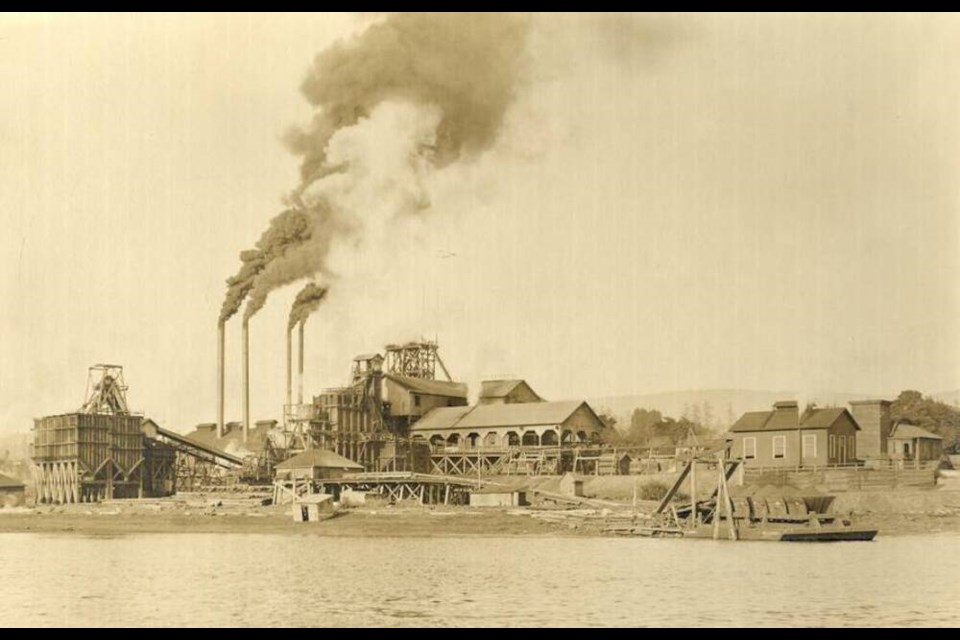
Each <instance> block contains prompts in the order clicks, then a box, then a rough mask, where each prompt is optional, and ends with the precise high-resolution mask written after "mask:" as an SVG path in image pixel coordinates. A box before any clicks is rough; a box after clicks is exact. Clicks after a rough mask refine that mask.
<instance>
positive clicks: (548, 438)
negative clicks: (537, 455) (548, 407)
mask: <svg viewBox="0 0 960 640" xmlns="http://www.w3.org/2000/svg"><path fill="white" fill-rule="evenodd" d="M557 444H558V442H557V432H556V431H553V430H547V431H544V432H543V435H542V436H540V445H541V446H543V447H555V446H557Z"/></svg>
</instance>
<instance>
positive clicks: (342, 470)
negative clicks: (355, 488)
mask: <svg viewBox="0 0 960 640" xmlns="http://www.w3.org/2000/svg"><path fill="white" fill-rule="evenodd" d="M362 471H363V466H361V465H359V464H357V463H356V462H354V461H353V460H350V459H349V458H344V457H343V456H341V455H338V454H336V453H334V452H333V451H327V450H326V449H310V450H309V451H304V452H303V453H300V454H297V455H295V456H293V457H292V458H290V459H289V460H285V461H284V462H281V463H280V464H278V465H277V466H276V467H275V469H274V475H275V476H276V479H277V480H331V479H336V478H342V477H343V476H344V475H346V474H348V473H361V472H362Z"/></svg>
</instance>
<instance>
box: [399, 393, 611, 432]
mask: <svg viewBox="0 0 960 640" xmlns="http://www.w3.org/2000/svg"><path fill="white" fill-rule="evenodd" d="M543 402H546V403H548V404H559V403H565V402H577V401H576V400H553V401H547V400H544V401H543ZM521 404H524V403H521ZM532 404H534V403H532ZM535 404H540V403H539V402H538V403H535ZM584 405H586V407H587V410H588V411H590V413H591V415H593V417H594V418H596V419H597V422H599V423H600V424H601V425H602V426H604V427H606V426H607V425H606V423H605V422H604V421H603V420H602V419H601V418H600V416H599V415H597V412H596V411H594V410H593V407H591V406H590V403H589V402H587V401H586V400H581V401H580V403H579V404H577V405H576V406H575V407H574V408H573V410H572V411H571V412H570V413H568V414H567V415H566V417H565V418H564V419H563V420H561V421H560V422H524V423H514V424H509V425H499V426H494V427H460V426H457V425H456V424H454V425H453V426H452V427H421V428H420V429H417V425H419V424H420V423H421V422H423V418H426V417H427V416H428V415H430V414H431V413H433V412H434V411H441V410H443V409H462V408H465V407H437V408H435V409H431V410H430V411H428V412H427V413H425V414H424V416H423V418H421V419H420V420H417V421H416V422H414V423H413V424H412V425H410V432H411V433H413V432H414V431H454V430H458V431H464V430H469V431H474V430H483V429H487V430H492V429H506V428H511V427H553V426H560V425H562V424H563V423H564V422H566V421H567V420H569V419H570V416H572V415H573V414H575V413H576V412H577V411H579V410H580V407H582V406H584ZM480 406H483V405H479V404H475V405H470V406H469V407H467V409H468V410H467V411H465V412H464V413H463V414H462V415H461V416H460V417H459V418H457V422H460V420H463V419H464V418H466V417H467V416H469V415H470V414H471V413H473V410H474V409H476V408H477V407H480ZM487 406H489V405H487Z"/></svg>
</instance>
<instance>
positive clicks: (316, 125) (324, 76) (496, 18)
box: [287, 13, 530, 185]
mask: <svg viewBox="0 0 960 640" xmlns="http://www.w3.org/2000/svg"><path fill="white" fill-rule="evenodd" d="M529 27H530V17H529V16H526V15H514V14H503V13H397V14H393V15H391V16H389V17H388V18H387V19H386V20H384V21H383V22H381V23H378V24H374V25H372V26H371V27H370V28H368V29H367V30H366V31H364V32H363V33H362V34H360V35H359V36H358V37H356V38H353V39H351V40H348V41H346V42H338V43H336V44H334V45H332V46H331V47H329V48H327V49H326V50H324V51H322V52H320V53H319V54H318V55H317V57H316V58H315V59H314V61H313V66H312V67H311V69H310V71H309V73H308V74H307V77H306V79H305V80H304V81H303V85H302V87H301V90H302V91H303V95H304V96H305V97H306V98H307V101H308V102H310V104H311V105H313V106H314V107H315V108H316V109H317V113H316V115H315V116H314V118H313V122H312V123H311V124H310V126H309V127H307V128H306V129H301V130H297V131H294V132H292V133H291V134H289V136H288V140H287V141H288V144H289V145H290V148H291V150H292V151H293V152H294V153H295V154H297V155H299V156H302V158H303V162H302V164H301V176H302V179H303V182H304V184H305V185H306V184H309V183H310V182H312V181H313V180H314V179H315V176H317V175H322V174H323V173H324V171H325V170H326V169H327V167H326V148H327V143H328V142H329V141H330V138H332V137H333V135H334V133H336V132H337V131H338V130H339V129H342V128H344V127H348V126H351V125H353V124H356V123H357V122H358V121H359V120H360V119H361V118H363V117H366V116H369V115H370V113H371V111H372V110H373V108H374V107H376V106H377V105H378V104H380V103H382V102H384V101H385V100H391V99H398V100H406V101H409V102H414V103H417V104H424V105H434V106H436V107H438V108H439V109H440V110H441V112H442V117H441V120H440V124H439V126H438V129H437V158H436V161H437V164H438V165H439V166H443V165H446V164H449V163H450V162H453V161H454V160H457V159H458V158H459V157H460V156H461V154H463V153H476V152H480V151H483V150H485V149H487V148H488V147H489V146H490V145H491V144H492V143H493V142H494V140H496V137H497V133H498V132H499V129H500V125H501V124H502V122H503V116H504V114H505V113H506V110H507V107H509V106H510V104H511V102H512V101H513V98H514V94H515V90H516V87H517V84H518V82H519V80H520V76H521V74H522V72H523V67H524V65H523V58H524V54H525V48H526V40H527V34H528V31H529Z"/></svg>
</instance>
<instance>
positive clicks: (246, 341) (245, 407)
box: [243, 318, 250, 444]
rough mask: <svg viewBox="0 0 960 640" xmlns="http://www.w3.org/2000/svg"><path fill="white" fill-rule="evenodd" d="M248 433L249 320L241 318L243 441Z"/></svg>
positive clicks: (245, 440)
mask: <svg viewBox="0 0 960 640" xmlns="http://www.w3.org/2000/svg"><path fill="white" fill-rule="evenodd" d="M249 433H250V320H249V318H244V319H243V442H244V444H246V442H247V437H248V434H249Z"/></svg>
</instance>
